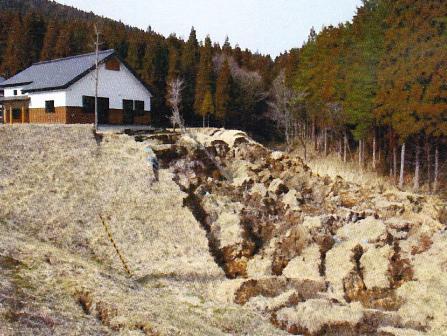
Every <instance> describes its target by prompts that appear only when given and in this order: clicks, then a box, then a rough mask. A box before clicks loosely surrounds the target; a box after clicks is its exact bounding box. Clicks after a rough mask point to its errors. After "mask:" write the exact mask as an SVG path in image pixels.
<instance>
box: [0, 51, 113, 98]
mask: <svg viewBox="0 0 447 336" xmlns="http://www.w3.org/2000/svg"><path fill="white" fill-rule="evenodd" d="M114 54H115V51H114V50H113V49H110V50H103V51H100V52H99V61H100V62H104V61H105V60H106V59H108V58H110V56H112V55H114ZM95 62H96V54H95V53H94V52H93V53H89V54H84V55H78V56H72V57H67V58H60V59H55V60H51V61H45V62H40V63H35V64H33V65H32V66H30V67H29V68H27V69H25V70H23V71H22V72H19V73H18V74H17V75H15V76H14V77H12V78H10V79H8V80H6V81H4V82H3V83H1V84H0V86H3V87H9V86H23V89H22V91H23V92H33V91H46V90H54V89H62V88H67V87H69V86H70V85H71V84H73V83H74V82H76V81H77V80H79V79H80V78H82V77H84V76H85V75H86V74H87V73H89V72H90V71H91V70H93V69H94V68H95Z"/></svg>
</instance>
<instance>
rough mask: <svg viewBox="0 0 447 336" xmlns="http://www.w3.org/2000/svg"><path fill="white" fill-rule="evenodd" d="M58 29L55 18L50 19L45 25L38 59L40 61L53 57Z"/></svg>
mask: <svg viewBox="0 0 447 336" xmlns="http://www.w3.org/2000/svg"><path fill="white" fill-rule="evenodd" d="M58 30H59V26H58V24H57V22H56V21H55V20H50V21H49V22H48V24H47V27H46V32H45V37H44V40H43V46H42V52H41V53H40V59H41V60H42V61H46V60H50V59H52V58H54V54H55V48H56V41H57V35H58Z"/></svg>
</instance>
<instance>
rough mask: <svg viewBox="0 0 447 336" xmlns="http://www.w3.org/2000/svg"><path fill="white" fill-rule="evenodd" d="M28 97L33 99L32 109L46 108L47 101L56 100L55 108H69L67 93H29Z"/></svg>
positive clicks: (31, 102)
mask: <svg viewBox="0 0 447 336" xmlns="http://www.w3.org/2000/svg"><path fill="white" fill-rule="evenodd" d="M28 96H29V97H30V98H31V101H30V104H29V107H30V108H45V101H47V100H54V106H55V107H60V106H67V104H66V101H67V99H66V93H65V91H45V92H34V93H29V94H28Z"/></svg>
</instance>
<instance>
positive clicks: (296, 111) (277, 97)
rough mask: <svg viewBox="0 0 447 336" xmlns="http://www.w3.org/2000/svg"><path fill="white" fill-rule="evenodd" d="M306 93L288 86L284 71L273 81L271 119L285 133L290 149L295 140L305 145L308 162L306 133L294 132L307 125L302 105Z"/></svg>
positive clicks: (270, 105) (270, 104)
mask: <svg viewBox="0 0 447 336" xmlns="http://www.w3.org/2000/svg"><path fill="white" fill-rule="evenodd" d="M305 96H306V93H304V92H299V93H297V92H296V91H294V90H292V89H290V88H288V87H287V85H286V78H285V74H284V71H282V72H281V73H280V74H279V75H278V77H277V78H276V79H275V80H274V81H273V85H272V88H271V92H270V97H271V100H270V101H269V102H268V104H269V107H270V109H269V115H268V116H269V118H270V119H271V120H273V121H274V122H276V124H277V126H278V128H279V129H280V130H282V131H283V132H284V136H285V138H286V142H287V146H288V147H289V146H290V145H291V144H292V142H293V141H294V140H295V138H298V139H299V140H300V142H301V144H302V145H303V149H304V159H305V160H306V159H307V158H306V156H307V150H306V139H305V138H306V133H305V132H294V130H295V129H299V128H304V127H305V125H306V113H305V110H304V108H303V106H302V104H301V103H300V102H301V101H302V100H303V98H304V97H305Z"/></svg>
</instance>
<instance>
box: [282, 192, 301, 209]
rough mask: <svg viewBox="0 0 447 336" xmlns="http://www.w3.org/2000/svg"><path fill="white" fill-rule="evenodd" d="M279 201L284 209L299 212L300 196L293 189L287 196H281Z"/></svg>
mask: <svg viewBox="0 0 447 336" xmlns="http://www.w3.org/2000/svg"><path fill="white" fill-rule="evenodd" d="M281 201H282V202H283V203H284V206H285V208H286V209H290V210H292V211H300V205H301V202H302V196H301V194H300V193H299V192H298V191H296V190H295V189H291V190H289V192H288V193H287V194H285V195H284V196H283V198H282V200H281Z"/></svg>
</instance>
